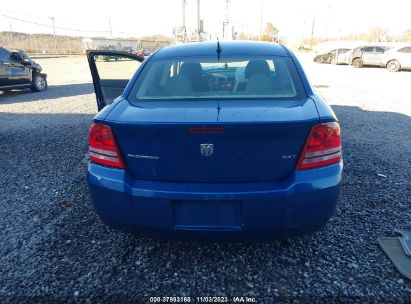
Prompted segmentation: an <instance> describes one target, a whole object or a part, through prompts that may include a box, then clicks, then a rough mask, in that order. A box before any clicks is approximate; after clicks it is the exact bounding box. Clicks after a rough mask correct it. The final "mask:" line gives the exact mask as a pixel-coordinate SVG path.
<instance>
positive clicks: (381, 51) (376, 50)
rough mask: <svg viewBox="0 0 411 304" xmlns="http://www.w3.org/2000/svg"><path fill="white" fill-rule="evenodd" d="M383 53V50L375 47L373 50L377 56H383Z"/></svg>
mask: <svg viewBox="0 0 411 304" xmlns="http://www.w3.org/2000/svg"><path fill="white" fill-rule="evenodd" d="M384 51H385V50H384V49H383V48H382V47H376V48H375V53H377V54H383V53H384Z"/></svg>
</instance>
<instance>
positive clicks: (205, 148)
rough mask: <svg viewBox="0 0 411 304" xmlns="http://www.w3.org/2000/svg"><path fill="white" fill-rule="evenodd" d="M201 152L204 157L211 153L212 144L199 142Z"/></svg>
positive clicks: (212, 149) (212, 150)
mask: <svg viewBox="0 0 411 304" xmlns="http://www.w3.org/2000/svg"><path fill="white" fill-rule="evenodd" d="M200 151H201V154H202V155H203V156H205V157H208V156H211V155H213V152H214V145H213V144H200Z"/></svg>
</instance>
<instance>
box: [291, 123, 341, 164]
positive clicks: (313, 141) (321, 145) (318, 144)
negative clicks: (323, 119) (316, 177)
mask: <svg viewBox="0 0 411 304" xmlns="http://www.w3.org/2000/svg"><path fill="white" fill-rule="evenodd" d="M340 161H341V134H340V126H339V124H338V123H337V122H328V123H322V124H318V125H315V126H314V127H313V128H312V129H311V133H310V136H309V137H308V140H307V142H306V144H305V147H304V150H303V153H302V154H301V156H300V159H299V161H298V164H297V170H304V169H312V168H318V167H322V166H327V165H331V164H335V163H338V162H340Z"/></svg>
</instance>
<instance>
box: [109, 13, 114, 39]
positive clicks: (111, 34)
mask: <svg viewBox="0 0 411 304" xmlns="http://www.w3.org/2000/svg"><path fill="white" fill-rule="evenodd" d="M108 26H109V27H110V36H111V39H113V30H112V29H111V20H110V18H108Z"/></svg>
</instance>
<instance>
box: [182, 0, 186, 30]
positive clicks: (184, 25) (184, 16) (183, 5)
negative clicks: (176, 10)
mask: <svg viewBox="0 0 411 304" xmlns="http://www.w3.org/2000/svg"><path fill="white" fill-rule="evenodd" d="M181 7H182V10H183V11H182V15H183V27H184V28H185V27H186V0H182V6H181Z"/></svg>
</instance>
